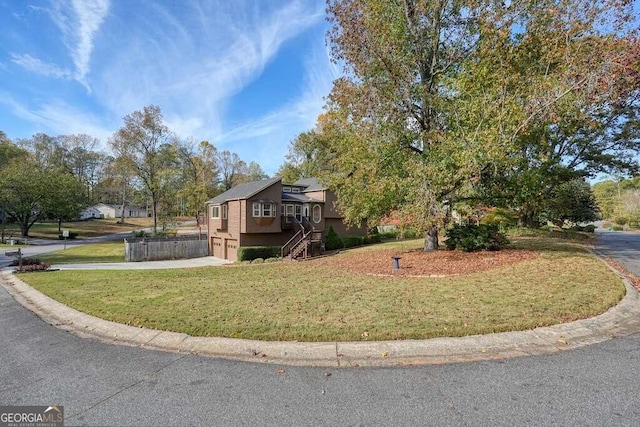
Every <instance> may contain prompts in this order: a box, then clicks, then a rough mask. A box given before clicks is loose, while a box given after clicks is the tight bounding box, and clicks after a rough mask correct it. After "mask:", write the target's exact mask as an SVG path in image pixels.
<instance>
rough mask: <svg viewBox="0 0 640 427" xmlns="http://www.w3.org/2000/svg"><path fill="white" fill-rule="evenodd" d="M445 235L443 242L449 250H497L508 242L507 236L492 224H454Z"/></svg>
mask: <svg viewBox="0 0 640 427" xmlns="http://www.w3.org/2000/svg"><path fill="white" fill-rule="evenodd" d="M445 235H446V237H447V240H445V242H444V244H445V246H446V247H447V249H449V250H454V249H458V250H462V251H465V252H474V251H481V250H490V251H497V250H500V249H502V248H504V247H505V246H507V245H508V244H509V240H507V237H506V236H505V235H504V234H503V233H501V232H500V231H499V230H498V226H497V225H494V224H480V225H455V226H453V227H452V228H450V229H449V230H447V232H446V234H445Z"/></svg>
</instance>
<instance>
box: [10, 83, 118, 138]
mask: <svg viewBox="0 0 640 427" xmlns="http://www.w3.org/2000/svg"><path fill="white" fill-rule="evenodd" d="M0 104H2V105H5V106H6V107H7V108H8V109H9V110H10V111H11V113H12V115H13V116H15V117H19V118H21V119H23V120H26V121H28V122H30V123H32V124H33V125H34V128H33V131H32V132H31V133H37V132H44V133H49V134H51V135H68V134H80V133H85V134H88V135H91V136H94V137H96V138H98V139H100V140H101V141H102V142H103V143H106V141H107V140H108V138H109V137H110V136H111V135H112V134H113V131H114V130H113V129H109V128H107V127H105V126H104V125H103V120H102V119H100V118H98V117H96V116H95V115H94V114H91V113H88V112H86V111H83V110H79V109H77V108H75V107H72V106H70V105H68V104H66V103H64V102H62V101H53V102H48V103H44V104H41V105H39V106H38V107H36V108H32V107H29V106H27V105H25V104H23V103H21V102H19V101H17V100H16V99H14V98H13V97H12V96H11V95H9V94H7V93H0Z"/></svg>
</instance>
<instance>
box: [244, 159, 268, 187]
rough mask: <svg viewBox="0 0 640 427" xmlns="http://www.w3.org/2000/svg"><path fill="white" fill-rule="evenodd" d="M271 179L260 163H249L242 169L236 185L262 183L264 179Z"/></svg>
mask: <svg viewBox="0 0 640 427" xmlns="http://www.w3.org/2000/svg"><path fill="white" fill-rule="evenodd" d="M267 178H269V175H267V174H266V173H265V171H264V170H263V169H262V166H260V164H259V163H258V162H254V161H252V162H249V164H248V165H245V166H244V167H243V168H241V169H240V172H239V174H238V177H237V178H236V184H242V183H244V182H252V181H260V180H262V179H267Z"/></svg>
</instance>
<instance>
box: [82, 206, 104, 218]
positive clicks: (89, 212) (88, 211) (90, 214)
mask: <svg viewBox="0 0 640 427" xmlns="http://www.w3.org/2000/svg"><path fill="white" fill-rule="evenodd" d="M101 215H102V214H101V213H100V211H99V210H98V209H97V208H96V207H95V206H89V207H88V208H85V209H84V210H83V211H82V212H80V219H91V218H102V216H101Z"/></svg>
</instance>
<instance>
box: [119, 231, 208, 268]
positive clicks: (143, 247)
mask: <svg viewBox="0 0 640 427" xmlns="http://www.w3.org/2000/svg"><path fill="white" fill-rule="evenodd" d="M205 256H209V245H208V244H207V237H206V235H202V236H200V238H199V237H198V236H197V235H196V236H180V237H169V238H146V237H143V238H138V239H124V259H125V261H131V262H138V261H164V260H170V259H188V258H200V257H205Z"/></svg>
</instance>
